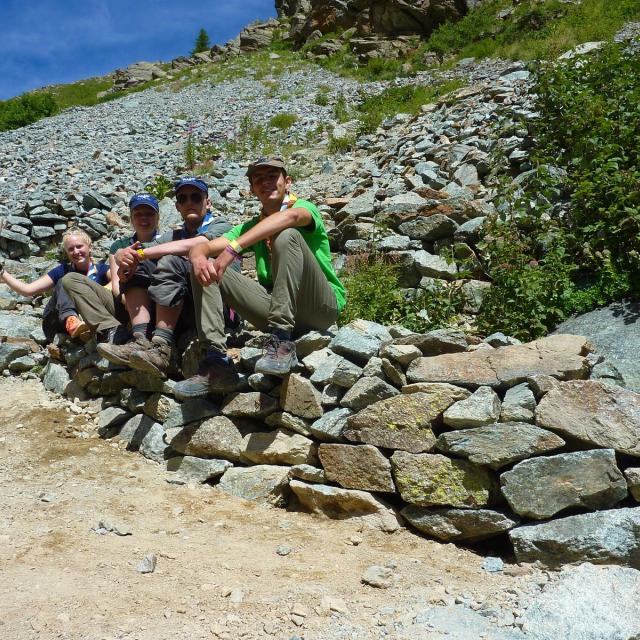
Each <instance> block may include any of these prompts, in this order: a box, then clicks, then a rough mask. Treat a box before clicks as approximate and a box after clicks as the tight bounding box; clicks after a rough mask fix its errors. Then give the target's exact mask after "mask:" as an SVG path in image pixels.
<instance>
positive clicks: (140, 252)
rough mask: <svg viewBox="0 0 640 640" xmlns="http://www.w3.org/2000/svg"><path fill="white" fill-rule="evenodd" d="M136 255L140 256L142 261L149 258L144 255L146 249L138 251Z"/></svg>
mask: <svg viewBox="0 0 640 640" xmlns="http://www.w3.org/2000/svg"><path fill="white" fill-rule="evenodd" d="M136 253H137V254H138V255H139V256H140V260H146V259H147V258H146V257H145V255H144V249H136Z"/></svg>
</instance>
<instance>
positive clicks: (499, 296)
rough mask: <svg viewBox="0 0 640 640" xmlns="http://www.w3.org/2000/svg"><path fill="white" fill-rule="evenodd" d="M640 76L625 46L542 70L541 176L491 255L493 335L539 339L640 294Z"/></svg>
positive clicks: (497, 230) (484, 322) (504, 220)
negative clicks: (579, 316) (576, 317)
mask: <svg viewBox="0 0 640 640" xmlns="http://www.w3.org/2000/svg"><path fill="white" fill-rule="evenodd" d="M638 78H640V56H638V55H637V54H630V53H625V52H624V49H623V47H621V46H616V45H611V46H608V47H606V48H605V49H603V50H602V51H601V52H598V53H594V54H591V55H590V56H589V57H588V58H584V59H581V60H580V61H576V60H573V61H565V62H563V63H558V64H556V65H555V66H547V67H546V68H543V69H541V71H540V73H539V76H538V80H537V85H536V87H535V89H534V91H535V93H536V94H537V95H538V99H537V109H538V110H539V112H540V116H539V118H538V119H537V120H536V122H535V124H533V131H532V133H533V134H534V137H535V139H536V140H537V148H536V150H535V152H534V156H533V161H534V164H535V167H536V168H535V171H534V172H533V173H532V174H531V175H530V176H529V178H528V180H526V181H525V183H524V186H523V188H522V190H521V191H520V192H519V193H516V194H515V197H514V194H513V193H512V192H511V191H510V190H509V189H505V190H503V193H502V196H501V200H502V204H501V205H500V210H501V212H502V213H501V215H500V216H498V217H497V218H496V219H494V220H493V221H492V222H491V225H490V227H489V234H488V237H487V239H486V243H485V246H484V247H483V249H484V253H483V259H484V260H485V262H486V268H487V271H488V272H489V274H490V275H491V277H492V279H493V287H492V289H491V291H490V293H489V294H488V296H487V298H486V299H485V302H484V304H483V308H482V310H481V315H480V318H479V321H480V326H481V328H482V329H484V330H485V331H487V332H489V331H495V330H502V331H504V332H505V333H508V334H510V335H515V336H518V337H520V338H524V339H529V338H535V337H538V336H541V335H544V334H545V333H547V332H548V331H549V330H550V329H552V328H553V327H554V326H555V325H556V324H557V323H558V322H560V321H561V320H563V319H565V318H566V317H568V316H569V315H571V314H572V313H581V312H585V311H588V310H590V309H593V308H595V307H597V306H601V305H603V304H608V303H609V302H612V301H614V300H619V299H621V298H623V297H625V296H633V297H638V295H640V157H639V155H640V152H639V151H638V149H639V148H638V132H640V106H639V105H640V83H639V82H638ZM558 165H559V166H558Z"/></svg>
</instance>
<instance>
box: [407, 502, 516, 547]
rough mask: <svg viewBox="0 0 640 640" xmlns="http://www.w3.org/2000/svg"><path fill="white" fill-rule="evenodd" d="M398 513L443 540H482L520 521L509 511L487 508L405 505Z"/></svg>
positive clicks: (506, 529) (415, 525)
mask: <svg viewBox="0 0 640 640" xmlns="http://www.w3.org/2000/svg"><path fill="white" fill-rule="evenodd" d="M400 515H402V517H403V518H404V519H405V520H406V521H407V522H409V524H411V525H412V526H413V527H415V528H416V529H418V531H421V532H422V533H426V534H427V535H430V536H432V537H434V538H437V539H438V540H443V541H444V542H452V541H459V540H465V541H467V542H474V541H478V540H484V539H486V538H490V537H491V536H495V535H498V534H501V533H504V532H505V531H509V530H510V529H512V528H513V527H515V526H517V525H518V524H519V523H520V520H519V519H518V518H517V517H516V516H514V515H513V514H512V515H508V514H507V513H504V512H502V511H492V510H491V509H446V508H445V509H434V508H425V507H417V506H415V505H409V506H407V507H405V508H404V509H403V510H402V511H401V512H400Z"/></svg>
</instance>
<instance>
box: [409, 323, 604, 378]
mask: <svg viewBox="0 0 640 640" xmlns="http://www.w3.org/2000/svg"><path fill="white" fill-rule="evenodd" d="M591 351H592V346H591V345H590V343H589V342H588V341H587V339H586V338H583V337H581V336H571V335H557V336H549V337H547V338H542V339H540V340H535V341H534V342H530V343H527V344H521V345H513V346H508V347H500V348H498V349H493V350H489V349H486V350H485V349H479V350H477V351H472V352H466V353H446V354H443V355H439V356H432V357H428V358H416V359H415V360H414V361H413V362H411V364H410V365H409V367H408V369H407V380H408V381H409V382H448V383H450V384H455V385H461V386H463V387H471V388H476V387H480V386H483V385H489V386H491V387H493V388H509V387H512V386H514V385H516V384H520V383H521V382H524V381H525V380H526V379H527V378H528V377H529V376H533V375H535V374H546V375H551V376H554V377H555V378H558V379H560V380H574V379H584V378H586V377H587V376H588V375H589V371H590V367H589V363H588V361H587V359H586V357H585V356H587V355H588V354H589V353H590V352H591Z"/></svg>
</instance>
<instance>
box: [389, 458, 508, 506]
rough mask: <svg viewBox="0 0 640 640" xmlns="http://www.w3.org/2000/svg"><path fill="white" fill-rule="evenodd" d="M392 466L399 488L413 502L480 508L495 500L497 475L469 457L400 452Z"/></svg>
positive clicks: (407, 500) (406, 500) (410, 502)
mask: <svg viewBox="0 0 640 640" xmlns="http://www.w3.org/2000/svg"><path fill="white" fill-rule="evenodd" d="M391 468H392V470H393V478H394V480H395V483H396V486H397V487H398V491H399V492H400V495H401V496H402V499H403V500H404V501H405V502H408V503H409V504H414V505H417V506H420V507H429V506H432V505H433V506H449V507H459V508H463V509H464V508H467V509H477V508H479V507H484V506H486V505H488V504H491V503H492V502H494V501H495V497H496V493H497V487H496V482H495V480H494V479H493V477H492V476H491V475H490V474H489V472H488V471H487V470H486V469H483V468H482V467H477V466H476V465H474V464H472V463H470V462H468V461H467V460H452V459H451V458H447V457H446V456H443V455H440V454H430V453H418V454H413V453H407V452H405V451H396V452H395V453H394V454H393V455H392V456H391Z"/></svg>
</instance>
